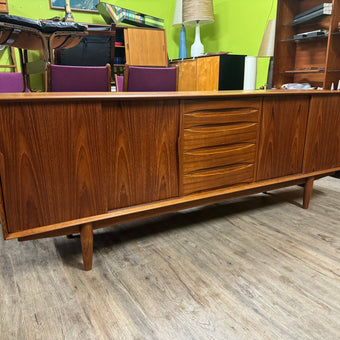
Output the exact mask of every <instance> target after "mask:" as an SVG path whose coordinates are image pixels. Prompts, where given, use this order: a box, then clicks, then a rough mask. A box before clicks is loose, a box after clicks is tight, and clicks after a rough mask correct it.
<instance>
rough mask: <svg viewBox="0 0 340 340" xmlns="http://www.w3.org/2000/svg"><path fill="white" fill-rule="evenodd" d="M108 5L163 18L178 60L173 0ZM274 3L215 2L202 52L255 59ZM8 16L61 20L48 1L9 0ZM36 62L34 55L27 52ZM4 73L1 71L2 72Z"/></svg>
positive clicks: (81, 18) (82, 16)
mask: <svg viewBox="0 0 340 340" xmlns="http://www.w3.org/2000/svg"><path fill="white" fill-rule="evenodd" d="M106 2H107V3H110V4H114V5H117V6H121V7H124V8H128V9H131V10H135V11H138V12H142V13H146V14H149V15H152V16H155V17H159V18H163V19H164V21H165V29H166V32H167V42H168V55H169V58H170V59H174V58H177V57H178V41H179V31H180V29H179V28H174V27H172V17H173V11H174V8H175V2H176V0H146V1H141V0H121V1H119V0H106ZM276 3H277V2H276V0H256V1H255V0H237V1H236V0H214V13H215V22H214V23H213V24H210V25H205V26H202V27H201V40H202V43H203V44H204V47H205V52H220V51H228V52H230V53H233V54H246V55H257V52H258V49H259V46H260V43H261V39H262V35H263V32H264V30H265V27H266V23H267V21H268V20H269V19H273V18H275V15H276ZM8 6H9V14H12V15H18V16H23V17H27V18H31V19H40V18H44V19H45V18H52V17H54V16H60V17H61V18H62V17H63V16H64V12H63V11H62V10H61V11H60V10H52V9H50V4H49V0H40V1H39V0H34V1H27V0H24V1H23V0H8ZM73 16H74V18H75V20H76V21H78V22H88V23H104V21H103V19H102V17H101V16H100V15H99V14H89V13H83V12H73ZM186 31H187V50H188V56H189V55H190V46H191V44H192V43H193V41H194V28H187V30H186ZM30 58H31V59H32V60H33V59H37V58H38V53H37V52H30ZM265 59H266V58H261V59H259V61H258V77H257V85H258V86H261V85H263V84H265V82H266V77H267V68H268V60H265ZM6 63H8V54H7V53H6V52H0V64H6ZM4 70H5V69H1V71H4ZM40 84H41V78H40V77H38V78H35V79H34V80H33V87H35V88H37V89H39V88H41V85H40Z"/></svg>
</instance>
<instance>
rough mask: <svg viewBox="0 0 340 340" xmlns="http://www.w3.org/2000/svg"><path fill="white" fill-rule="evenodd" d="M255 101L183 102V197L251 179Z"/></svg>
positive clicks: (257, 109)
mask: <svg viewBox="0 0 340 340" xmlns="http://www.w3.org/2000/svg"><path fill="white" fill-rule="evenodd" d="M260 106H261V102H260V100H258V99H248V100H245V101H242V102H241V101H238V100H224V101H213V100H211V101H202V100H199V101H190V100H187V101H184V103H183V106H182V108H183V114H184V118H183V127H184V132H183V152H184V153H183V194H184V195H186V194H191V193H194V192H198V191H202V190H208V189H214V188H219V187H226V186H230V185H235V184H239V183H247V182H248V183H249V182H252V181H253V179H254V164H255V151H256V142H257V137H258V130H259V124H258V123H259V112H260Z"/></svg>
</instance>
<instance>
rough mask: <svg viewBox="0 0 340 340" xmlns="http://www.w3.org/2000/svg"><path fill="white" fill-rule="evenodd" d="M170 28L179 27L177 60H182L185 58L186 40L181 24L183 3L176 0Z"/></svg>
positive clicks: (180, 0)
mask: <svg viewBox="0 0 340 340" xmlns="http://www.w3.org/2000/svg"><path fill="white" fill-rule="evenodd" d="M172 26H174V27H178V26H181V33H180V37H179V58H180V59H183V58H186V57H187V39H186V33H185V27H184V24H183V2H182V0H176V5H175V12H174V18H173V21H172Z"/></svg>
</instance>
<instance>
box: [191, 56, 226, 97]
mask: <svg viewBox="0 0 340 340" xmlns="http://www.w3.org/2000/svg"><path fill="white" fill-rule="evenodd" d="M196 62H197V91H218V81H219V74H220V57H218V56H216V57H209V58H197V61H196Z"/></svg>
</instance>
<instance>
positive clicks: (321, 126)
mask: <svg viewBox="0 0 340 340" xmlns="http://www.w3.org/2000/svg"><path fill="white" fill-rule="evenodd" d="M339 107H340V98H339V96H335V97H333V96H327V97H322V98H321V97H312V99H311V104H310V113H309V120H308V128H307V136H306V147H305V157H304V166H303V171H304V172H305V173H306V172H311V171H314V170H322V169H332V168H335V167H337V166H340V113H339Z"/></svg>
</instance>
